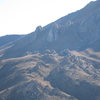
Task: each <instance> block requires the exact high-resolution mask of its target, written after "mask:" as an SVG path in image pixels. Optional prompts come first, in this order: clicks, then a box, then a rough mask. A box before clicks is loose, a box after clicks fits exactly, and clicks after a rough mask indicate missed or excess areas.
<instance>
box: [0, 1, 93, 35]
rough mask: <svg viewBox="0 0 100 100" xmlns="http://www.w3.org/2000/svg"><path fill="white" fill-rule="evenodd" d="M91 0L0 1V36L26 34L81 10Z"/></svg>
mask: <svg viewBox="0 0 100 100" xmlns="http://www.w3.org/2000/svg"><path fill="white" fill-rule="evenodd" d="M90 1H92V0H0V36H1V35H6V34H26V33H30V32H32V31H34V30H35V28H36V27H37V26H38V25H41V26H45V25H47V24H48V23H50V22H52V21H55V20H57V19H58V18H60V17H62V16H65V15H67V14H68V13H71V12H73V11H76V10H78V9H80V8H83V7H84V6H85V5H86V4H87V3H88V2H90Z"/></svg>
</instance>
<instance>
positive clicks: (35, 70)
mask: <svg viewBox="0 0 100 100" xmlns="http://www.w3.org/2000/svg"><path fill="white" fill-rule="evenodd" d="M99 65H100V60H99V61H95V60H91V59H88V58H86V57H83V56H77V55H74V54H72V53H71V52H70V51H67V52H66V54H65V52H63V53H62V54H61V55H58V54H57V53H56V52H49V53H47V52H46V53H45V54H39V53H37V54H33V55H27V56H24V57H20V58H11V59H7V60H2V61H1V62H0V100H99V99H100V74H99V73H100V68H99ZM75 98H77V99H75Z"/></svg>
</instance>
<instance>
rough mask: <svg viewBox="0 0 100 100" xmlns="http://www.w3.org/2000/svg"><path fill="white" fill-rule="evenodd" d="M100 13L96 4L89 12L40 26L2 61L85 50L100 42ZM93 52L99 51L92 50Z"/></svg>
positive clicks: (97, 2) (89, 7)
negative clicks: (38, 54) (29, 53)
mask: <svg viewBox="0 0 100 100" xmlns="http://www.w3.org/2000/svg"><path fill="white" fill-rule="evenodd" d="M99 12H100V1H99V0H98V1H93V2H90V3H89V4H88V5H87V6H86V7H85V8H83V9H81V10H79V11H77V12H74V13H72V14H69V15H67V16H64V17H62V18H61V19H58V20H57V21H55V22H53V23H51V24H48V25H47V26H45V27H41V26H38V27H37V28H36V31H35V32H33V33H31V34H28V35H26V36H25V37H24V38H22V39H20V40H18V41H16V42H15V43H13V44H12V45H13V46H11V48H9V49H7V50H6V51H5V53H4V55H3V56H2V58H1V59H4V58H9V57H20V56H23V55H25V54H26V53H27V52H32V53H34V52H37V51H39V52H44V51H45V50H46V49H50V50H52V49H54V50H56V51H57V52H60V51H62V50H64V49H70V50H78V51H80V50H85V49H87V48H88V45H90V44H91V43H95V41H97V40H98V39H100V28H99V26H100V21H99V20H100V14H99ZM98 45H99V43H98ZM91 48H93V49H96V48H94V47H92V46H91ZM98 50H99V48H98ZM18 51H20V52H18Z"/></svg>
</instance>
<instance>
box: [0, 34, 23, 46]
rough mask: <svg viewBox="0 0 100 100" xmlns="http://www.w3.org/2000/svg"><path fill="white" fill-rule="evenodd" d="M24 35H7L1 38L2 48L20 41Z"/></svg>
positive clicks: (0, 44)
mask: <svg viewBox="0 0 100 100" xmlns="http://www.w3.org/2000/svg"><path fill="white" fill-rule="evenodd" d="M21 37H23V35H6V36H1V37H0V47H1V46H3V45H7V44H9V43H11V42H13V41H16V40H17V39H20V38H21Z"/></svg>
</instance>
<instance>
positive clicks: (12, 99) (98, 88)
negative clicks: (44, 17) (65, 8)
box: [0, 0, 100, 100]
mask: <svg viewBox="0 0 100 100" xmlns="http://www.w3.org/2000/svg"><path fill="white" fill-rule="evenodd" d="M99 12H100V0H96V1H92V2H90V3H89V4H88V5H86V6H85V7H84V8H83V9H81V10H78V11H76V12H73V13H71V14H69V15H67V16H64V17H62V18H60V19H58V20H56V21H55V22H52V23H50V24H48V25H46V26H45V27H41V26H38V27H37V28H36V30H35V31H34V32H32V33H30V34H27V35H24V36H18V37H16V36H15V37H14V36H5V37H1V38H0V100H100V46H99V45H100V28H99V26H100V13H99Z"/></svg>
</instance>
